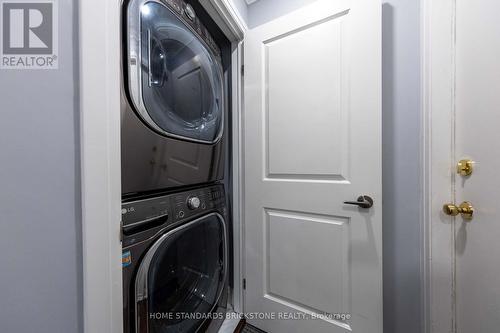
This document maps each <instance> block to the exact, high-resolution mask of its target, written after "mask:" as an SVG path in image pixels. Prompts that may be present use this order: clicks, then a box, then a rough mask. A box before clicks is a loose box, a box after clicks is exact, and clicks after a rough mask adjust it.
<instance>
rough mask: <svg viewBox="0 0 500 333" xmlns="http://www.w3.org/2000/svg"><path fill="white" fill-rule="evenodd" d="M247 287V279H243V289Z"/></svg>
mask: <svg viewBox="0 0 500 333" xmlns="http://www.w3.org/2000/svg"><path fill="white" fill-rule="evenodd" d="M246 289H247V279H243V290H246Z"/></svg>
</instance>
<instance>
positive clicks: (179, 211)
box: [122, 185, 226, 244]
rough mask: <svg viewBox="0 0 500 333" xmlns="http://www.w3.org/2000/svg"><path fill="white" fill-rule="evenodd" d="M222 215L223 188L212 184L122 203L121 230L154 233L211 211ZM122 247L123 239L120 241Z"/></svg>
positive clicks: (135, 233)
mask: <svg viewBox="0 0 500 333" xmlns="http://www.w3.org/2000/svg"><path fill="white" fill-rule="evenodd" d="M215 209H218V210H221V211H222V212H225V211H226V210H225V193H224V187H223V185H214V186H210V187H203V188H199V189H193V190H188V191H184V192H178V193H173V194H166V195H160V196H157V197H153V198H146V199H141V200H135V201H129V202H125V203H123V204H122V231H123V234H124V236H125V237H124V238H126V237H127V236H134V238H133V240H134V241H136V240H137V237H136V235H138V234H141V233H144V234H149V233H150V232H152V231H154V232H156V231H157V230H158V229H159V228H160V229H161V228H165V227H168V226H169V225H172V224H177V223H181V222H182V221H183V220H188V219H190V218H195V217H198V216H199V215H203V214H204V213H208V212H209V211H212V210H215ZM124 244H125V240H124Z"/></svg>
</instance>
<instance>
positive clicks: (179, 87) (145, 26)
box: [140, 2, 224, 143]
mask: <svg viewBox="0 0 500 333" xmlns="http://www.w3.org/2000/svg"><path fill="white" fill-rule="evenodd" d="M140 15H141V20H140V31H141V32H140V53H141V57H140V58H141V64H140V65H141V69H140V71H141V75H140V77H141V92H142V94H141V95H142V103H143V106H144V109H145V110H144V111H145V112H146V113H147V115H148V117H143V119H144V118H146V119H144V120H145V121H146V122H148V123H149V125H150V126H151V127H153V128H154V129H156V130H157V131H159V132H160V133H162V134H164V135H167V136H173V137H177V138H182V139H186V140H192V141H197V142H206V143H213V142H216V141H217V140H218V139H219V138H220V136H221V135H222V129H223V113H224V112H223V105H222V104H223V93H222V89H223V88H222V68H221V65H220V64H219V62H218V60H216V57H215V56H214V55H213V54H212V53H211V51H210V50H209V49H208V47H206V46H205V44H204V43H203V42H202V41H201V40H200V39H199V38H198V36H196V35H195V34H194V33H193V32H192V31H191V30H190V29H189V28H188V27H187V26H186V25H185V24H184V23H183V22H182V21H181V20H180V19H179V18H178V17H177V16H176V15H174V14H173V13H172V12H171V11H170V10H169V9H168V8H167V7H166V6H164V5H162V4H160V3H157V2H146V3H144V4H143V5H142V6H141V14H140ZM143 114H144V112H143ZM148 118H149V119H148Z"/></svg>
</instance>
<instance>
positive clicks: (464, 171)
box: [457, 159, 474, 177]
mask: <svg viewBox="0 0 500 333" xmlns="http://www.w3.org/2000/svg"><path fill="white" fill-rule="evenodd" d="M473 170H474V161H472V160H465V159H464V160H460V161H459V162H458V163H457V173H458V174H459V175H460V176H463V177H467V176H470V175H471V174H472V171H473Z"/></svg>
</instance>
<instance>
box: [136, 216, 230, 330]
mask: <svg viewBox="0 0 500 333" xmlns="http://www.w3.org/2000/svg"><path fill="white" fill-rule="evenodd" d="M226 256H227V245H226V227H225V223H224V220H223V218H222V216H220V215H218V214H210V215H207V216H205V217H202V218H200V219H198V220H195V221H193V222H190V223H188V224H185V225H184V226H181V227H179V228H177V229H174V230H172V231H170V232H168V233H166V234H165V235H163V236H162V237H161V238H160V239H159V240H158V241H157V242H156V243H155V244H154V245H153V246H152V247H151V248H150V249H149V250H148V252H147V253H146V256H145V257H144V259H143V261H142V263H141V265H140V267H139V271H138V273H137V278H136V284H135V290H136V310H137V317H136V332H148V333H154V332H158V333H160V332H196V330H197V329H198V328H199V327H200V326H201V325H202V324H203V322H204V321H205V319H207V318H209V317H210V314H211V313H212V311H213V310H214V309H215V306H216V305H217V303H218V300H219V298H220V296H221V293H222V291H223V290H224V286H225V283H226V282H225V281H226V272H227V269H226V262H227V261H226Z"/></svg>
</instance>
